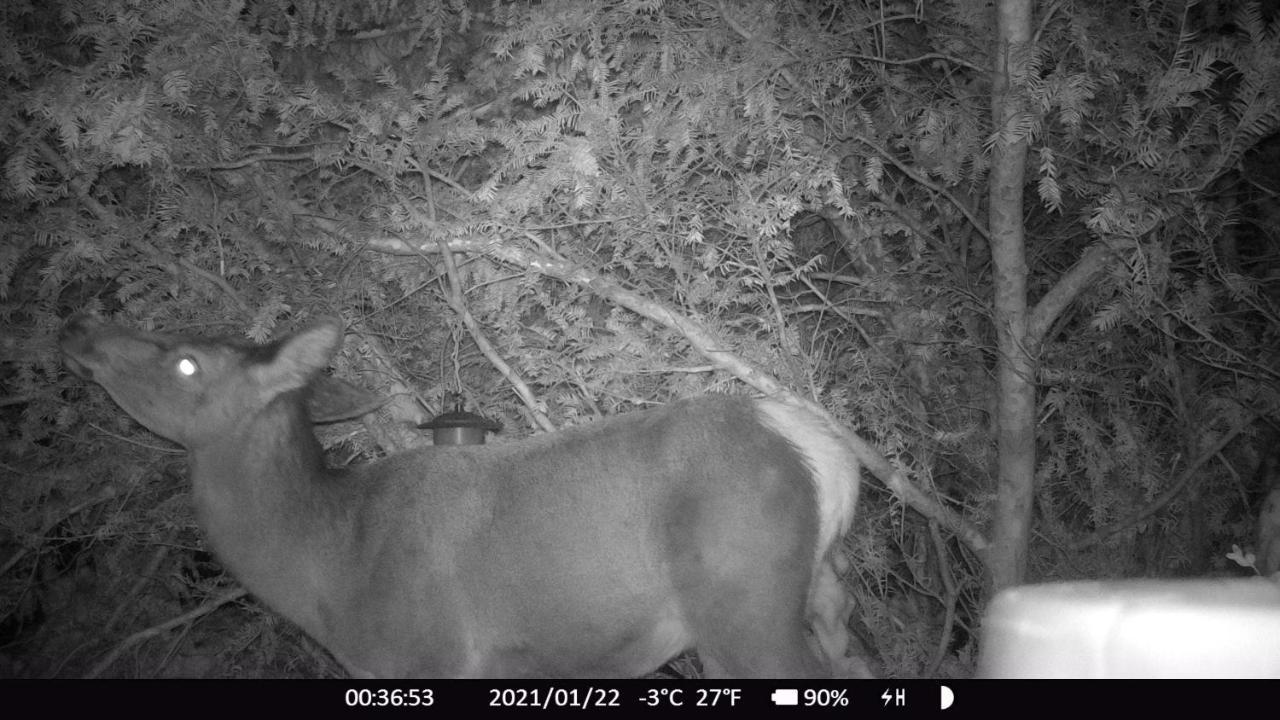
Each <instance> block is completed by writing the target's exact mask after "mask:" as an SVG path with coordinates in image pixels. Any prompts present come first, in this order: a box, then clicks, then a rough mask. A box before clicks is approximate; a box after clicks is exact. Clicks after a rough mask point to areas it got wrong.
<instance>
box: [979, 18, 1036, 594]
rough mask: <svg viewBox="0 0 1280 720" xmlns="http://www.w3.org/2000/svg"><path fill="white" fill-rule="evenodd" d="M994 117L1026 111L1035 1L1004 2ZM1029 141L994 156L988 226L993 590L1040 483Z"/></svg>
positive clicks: (1007, 124) (1014, 573)
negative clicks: (1027, 216) (1024, 87)
mask: <svg viewBox="0 0 1280 720" xmlns="http://www.w3.org/2000/svg"><path fill="white" fill-rule="evenodd" d="M996 12H997V14H998V19H997V26H996V27H997V38H996V41H997V45H996V47H997V55H996V57H995V59H994V63H993V72H992V88H991V116H992V122H993V125H994V128H995V130H996V132H997V133H1007V132H1008V131H1009V130H1010V129H1011V128H1012V127H1013V126H1014V122H1013V121H1014V119H1015V118H1016V117H1017V115H1018V114H1019V112H1021V110H1022V108H1021V105H1020V103H1019V102H1018V100H1017V93H1015V92H1012V88H1011V82H1012V78H1013V77H1014V76H1016V75H1018V74H1019V71H1020V69H1021V67H1022V66H1023V65H1024V64H1025V55H1024V48H1025V45H1026V43H1028V42H1029V41H1030V39H1031V0H999V2H998V4H997V10H996ZM1026 160H1027V141H1026V139H1025V138H1018V139H1015V140H1012V141H1010V140H1008V139H1004V140H1000V141H998V142H996V143H995V146H994V148H993V150H992V158H991V176H990V183H991V184H990V198H989V215H988V223H989V230H990V233H991V257H992V261H993V264H994V266H995V276H994V284H995V297H994V308H993V318H994V322H995V325H996V342H997V349H998V358H997V361H996V362H997V367H996V375H997V382H998V385H997V392H998V393H999V398H998V402H997V425H998V430H997V432H998V435H997V449H998V452H999V461H998V463H999V470H998V480H999V485H998V494H997V498H996V512H995V517H994V518H993V527H992V533H991V539H992V547H991V550H990V553H989V554H988V557H987V569H988V572H989V573H990V580H991V585H992V589H993V590H999V589H1001V588H1005V587H1009V586H1012V585H1018V584H1020V583H1021V582H1022V581H1023V578H1024V577H1025V575H1026V571H1027V539H1028V537H1029V536H1030V526H1031V501H1032V498H1033V493H1034V479H1035V460H1036V457H1035V401H1036V394H1035V361H1034V360H1033V359H1032V357H1031V354H1030V353H1031V347H1029V346H1028V337H1027V261H1026V238H1025V234H1024V227H1023V217H1022V186H1023V176H1024V173H1025V170H1026Z"/></svg>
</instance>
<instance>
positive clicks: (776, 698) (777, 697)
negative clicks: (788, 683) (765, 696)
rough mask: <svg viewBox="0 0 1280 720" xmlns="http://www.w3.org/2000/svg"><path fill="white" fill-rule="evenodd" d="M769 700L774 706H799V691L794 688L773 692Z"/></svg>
mask: <svg viewBox="0 0 1280 720" xmlns="http://www.w3.org/2000/svg"><path fill="white" fill-rule="evenodd" d="M769 699H771V700H773V704H774V705H799V704H800V691H799V690H796V689H795V688H790V689H786V690H774V691H773V694H772V695H770V696H769Z"/></svg>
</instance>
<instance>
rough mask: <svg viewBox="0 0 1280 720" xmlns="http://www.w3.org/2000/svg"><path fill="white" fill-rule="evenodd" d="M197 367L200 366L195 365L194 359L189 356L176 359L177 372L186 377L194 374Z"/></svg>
mask: <svg viewBox="0 0 1280 720" xmlns="http://www.w3.org/2000/svg"><path fill="white" fill-rule="evenodd" d="M199 369H200V368H199V367H198V366H197V365H196V361H195V360H192V359H191V358H185V357H184V358H182V359H181V360H179V361H178V372H180V373H182V374H183V375H185V376H186V377H191V376H192V375H195V374H196V371H197V370H199Z"/></svg>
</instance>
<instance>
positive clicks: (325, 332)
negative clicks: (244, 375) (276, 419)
mask: <svg viewBox="0 0 1280 720" xmlns="http://www.w3.org/2000/svg"><path fill="white" fill-rule="evenodd" d="M340 347H342V323H341V322H339V321H337V320H335V319H332V318H325V319H322V320H320V321H317V322H316V323H313V324H312V325H310V326H309V327H306V328H303V329H302V330H299V331H298V332H296V333H294V334H293V335H290V336H289V337H287V338H284V339H283V340H280V341H278V347H277V349H276V352H275V354H274V355H273V356H272V358H271V359H270V360H269V361H267V362H265V363H263V364H261V365H257V366H255V367H253V368H252V369H251V370H250V372H252V373H253V376H254V379H255V380H257V382H258V384H259V386H261V387H262V388H264V389H265V390H267V391H268V392H269V393H270V394H271V395H278V394H280V393H284V392H288V391H290V390H297V389H298V388H300V387H303V386H305V385H306V384H307V383H309V382H311V381H312V380H313V379H315V377H316V376H317V375H319V374H320V372H321V371H322V370H324V369H325V367H327V366H328V365H329V361H330V360H331V359H333V356H334V354H335V353H337V352H338V348H340Z"/></svg>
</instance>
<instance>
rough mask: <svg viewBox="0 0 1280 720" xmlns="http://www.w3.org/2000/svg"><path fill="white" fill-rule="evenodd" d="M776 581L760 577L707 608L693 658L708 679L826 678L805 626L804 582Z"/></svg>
mask: <svg viewBox="0 0 1280 720" xmlns="http://www.w3.org/2000/svg"><path fill="white" fill-rule="evenodd" d="M777 580H778V579H777V578H774V579H772V580H771V579H770V578H767V577H766V576H765V575H764V574H763V573H762V574H761V575H760V576H759V577H758V582H756V583H755V584H754V585H753V586H751V587H744V588H741V592H740V593H738V594H735V595H733V596H731V597H729V598H728V599H727V600H728V601H727V602H720V603H713V604H711V605H710V606H707V607H706V608H705V611H704V612H703V613H701V614H700V616H699V617H698V618H697V619H696V624H695V627H696V632H697V633H698V637H697V641H696V647H697V651H698V657H699V658H700V659H701V660H702V665H703V668H704V669H705V671H706V674H707V676H708V677H714V678H755V677H760V678H805V677H809V678H814V677H830V675H831V670H830V669H829V668H828V667H827V666H826V664H825V661H823V660H822V659H820V657H819V656H818V654H817V653H816V652H815V651H814V648H813V644H812V643H811V641H810V638H809V629H808V626H807V624H806V622H805V617H806V610H805V606H806V595H807V592H806V591H807V587H806V585H807V582H806V581H807V578H804V579H803V580H801V581H800V582H798V583H795V584H784V583H782V582H778V581H777Z"/></svg>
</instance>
